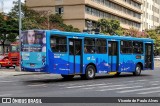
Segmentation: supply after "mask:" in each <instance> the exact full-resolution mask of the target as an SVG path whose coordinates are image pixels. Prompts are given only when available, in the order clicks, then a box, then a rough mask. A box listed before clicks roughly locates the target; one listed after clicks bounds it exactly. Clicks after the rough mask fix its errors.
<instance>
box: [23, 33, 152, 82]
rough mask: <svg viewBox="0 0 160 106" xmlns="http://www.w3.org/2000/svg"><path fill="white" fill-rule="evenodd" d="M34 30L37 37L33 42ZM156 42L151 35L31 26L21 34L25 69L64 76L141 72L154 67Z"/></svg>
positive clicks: (86, 77)
mask: <svg viewBox="0 0 160 106" xmlns="http://www.w3.org/2000/svg"><path fill="white" fill-rule="evenodd" d="M31 34H33V36H34V38H33V39H32V41H30V42H31V44H29V41H28V43H27V40H30V38H27V37H28V36H30V37H31ZM33 36H32V37H33ZM33 40H34V41H35V42H34V43H33ZM153 44H154V40H152V39H149V38H135V37H130V36H116V35H114V36H108V35H103V34H88V33H76V32H63V31H59V30H27V31H23V32H22V36H21V69H22V70H24V71H32V72H46V73H53V74H61V75H62V77H64V78H73V77H74V76H75V75H80V76H81V78H85V79H93V78H94V77H95V74H96V73H104V74H110V73H115V75H119V74H120V73H122V72H130V73H133V75H136V76H138V75H140V74H141V70H153V69H154V60H153V57H154V56H153V54H154V53H153Z"/></svg>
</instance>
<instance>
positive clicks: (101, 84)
mask: <svg viewBox="0 0 160 106" xmlns="http://www.w3.org/2000/svg"><path fill="white" fill-rule="evenodd" d="M100 85H106V84H93V85H81V86H70V87H66V88H82V87H90V86H91V87H92V86H100Z"/></svg>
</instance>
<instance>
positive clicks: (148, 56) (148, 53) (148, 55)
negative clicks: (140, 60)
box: [145, 43, 153, 69]
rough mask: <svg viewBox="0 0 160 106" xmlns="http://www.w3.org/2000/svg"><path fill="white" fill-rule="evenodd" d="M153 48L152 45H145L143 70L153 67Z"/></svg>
mask: <svg viewBox="0 0 160 106" xmlns="http://www.w3.org/2000/svg"><path fill="white" fill-rule="evenodd" d="M152 48H153V46H152V44H147V43H146V44H145V68H150V69H152V67H153V66H152V65H153V60H152V58H153V57H152V56H153V50H152Z"/></svg>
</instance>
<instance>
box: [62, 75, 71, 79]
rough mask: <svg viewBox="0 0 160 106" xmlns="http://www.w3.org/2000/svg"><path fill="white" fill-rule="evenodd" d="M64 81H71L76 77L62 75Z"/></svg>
mask: <svg viewBox="0 0 160 106" xmlns="http://www.w3.org/2000/svg"><path fill="white" fill-rule="evenodd" d="M61 76H62V77H63V78H64V79H66V80H70V79H73V77H74V75H61Z"/></svg>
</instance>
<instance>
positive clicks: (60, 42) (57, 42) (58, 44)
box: [50, 35, 67, 52]
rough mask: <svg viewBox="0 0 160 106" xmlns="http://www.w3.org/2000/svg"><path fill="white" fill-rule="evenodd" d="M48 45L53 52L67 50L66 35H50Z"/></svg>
mask: <svg viewBox="0 0 160 106" xmlns="http://www.w3.org/2000/svg"><path fill="white" fill-rule="evenodd" d="M50 45H51V49H52V51H53V52H67V38H66V37H62V36H58V35H54V36H51V41H50Z"/></svg>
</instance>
